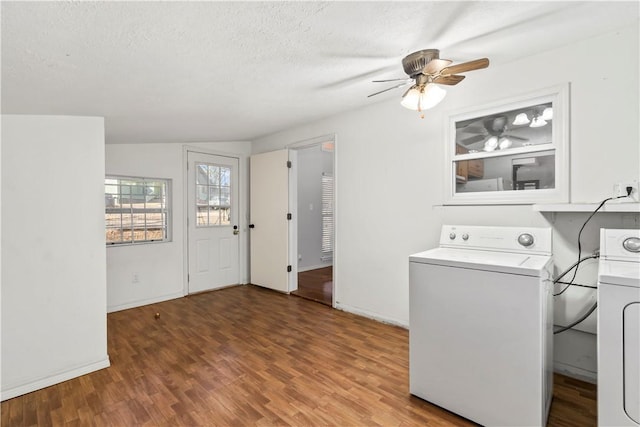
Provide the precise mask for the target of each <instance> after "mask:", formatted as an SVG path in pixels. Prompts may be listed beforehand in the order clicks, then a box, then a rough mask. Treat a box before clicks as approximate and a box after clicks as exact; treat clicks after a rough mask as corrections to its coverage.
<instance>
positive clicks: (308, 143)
mask: <svg viewBox="0 0 640 427" xmlns="http://www.w3.org/2000/svg"><path fill="white" fill-rule="evenodd" d="M323 142H333V260H332V262H331V265H332V267H333V268H332V273H333V277H332V284H333V286H332V290H331V307H333V308H335V307H336V303H337V302H338V300H337V298H336V296H337V290H338V285H337V281H336V277H337V274H336V271H337V264H338V262H337V259H338V257H337V255H336V254H337V253H338V244H337V241H338V238H337V236H338V220H337V219H338V215H337V212H338V203H337V202H338V197H337V194H338V167H337V166H338V156H337V153H338V138H337V135H336V134H335V133H333V134H327V135H323V136H319V137H315V138H310V139H305V140H302V141H298V142H294V143H291V144H288V145H287V146H286V147H285V148H286V149H287V150H289V160H290V161H292V164H291V173H289V212H291V214H292V219H291V221H289V265H291V276H289V292H293V291H295V290H296V289H298V165H297V152H296V150H299V149H302V148H308V147H312V146H314V145H320V144H322V143H323Z"/></svg>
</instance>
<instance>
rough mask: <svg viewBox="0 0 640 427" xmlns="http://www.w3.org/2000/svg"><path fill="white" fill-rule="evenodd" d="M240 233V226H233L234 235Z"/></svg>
mask: <svg viewBox="0 0 640 427" xmlns="http://www.w3.org/2000/svg"><path fill="white" fill-rule="evenodd" d="M239 233H240V230H238V226H237V225H234V226H233V234H239Z"/></svg>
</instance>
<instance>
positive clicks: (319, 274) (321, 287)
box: [291, 266, 333, 306]
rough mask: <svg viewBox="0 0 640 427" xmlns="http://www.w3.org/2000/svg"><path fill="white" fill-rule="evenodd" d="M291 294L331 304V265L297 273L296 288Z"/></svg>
mask: <svg viewBox="0 0 640 427" xmlns="http://www.w3.org/2000/svg"><path fill="white" fill-rule="evenodd" d="M291 294H292V295H295V296H298V297H302V298H306V299H310V300H312V301H316V302H319V303H321V304H324V305H328V306H332V304H333V301H332V299H333V267H332V266H330V267H324V268H317V269H315V270H308V271H302V272H300V273H298V289H297V290H295V291H293V292H291Z"/></svg>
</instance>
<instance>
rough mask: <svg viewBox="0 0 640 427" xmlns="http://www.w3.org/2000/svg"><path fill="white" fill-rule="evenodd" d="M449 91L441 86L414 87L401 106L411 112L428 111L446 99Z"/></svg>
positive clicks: (403, 99) (403, 98) (428, 84)
mask: <svg viewBox="0 0 640 427" xmlns="http://www.w3.org/2000/svg"><path fill="white" fill-rule="evenodd" d="M446 95H447V91H446V90H444V89H442V88H441V87H440V86H438V85H436V84H433V83H427V84H426V85H421V86H414V87H412V88H411V89H409V90H408V91H407V93H406V94H405V95H404V96H403V97H402V101H400V105H402V106H403V107H405V108H408V109H410V110H417V111H422V110H428V109H430V108H433V107H435V106H436V105H438V104H439V103H440V101H442V100H443V99H444V97H445V96H446Z"/></svg>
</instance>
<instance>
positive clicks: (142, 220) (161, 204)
mask: <svg viewBox="0 0 640 427" xmlns="http://www.w3.org/2000/svg"><path fill="white" fill-rule="evenodd" d="M104 187H105V194H104V198H105V222H106V241H107V245H118V244H134V243H136V244H137V243H147V242H163V241H168V240H170V238H169V188H170V181H169V180H167V179H148V178H134V177H115V176H108V177H106V178H105V181H104Z"/></svg>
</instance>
